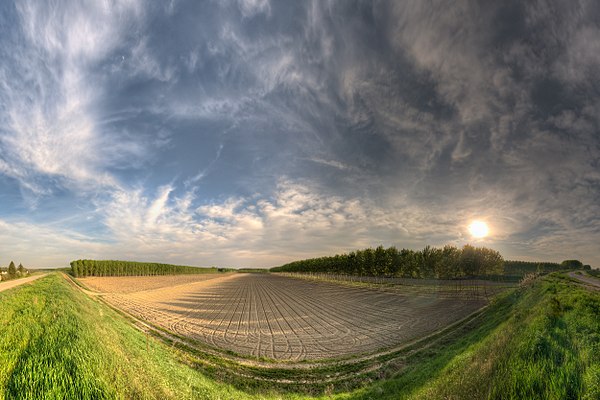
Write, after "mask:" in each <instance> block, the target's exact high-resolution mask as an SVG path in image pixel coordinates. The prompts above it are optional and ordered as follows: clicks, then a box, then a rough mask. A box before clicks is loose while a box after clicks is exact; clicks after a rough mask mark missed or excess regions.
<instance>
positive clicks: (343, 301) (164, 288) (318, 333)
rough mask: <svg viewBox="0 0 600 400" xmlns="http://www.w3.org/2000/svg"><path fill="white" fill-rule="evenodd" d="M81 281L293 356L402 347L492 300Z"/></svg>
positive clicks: (263, 281)
mask: <svg viewBox="0 0 600 400" xmlns="http://www.w3.org/2000/svg"><path fill="white" fill-rule="evenodd" d="M198 277H199V276H198ZM186 279H188V280H189V281H187V282H186V281H185V280H186ZM155 280H156V281H160V280H163V282H162V283H159V282H155ZM81 281H82V282H84V284H85V285H87V286H88V287H91V288H93V289H94V290H97V291H100V292H104V293H105V294H104V299H105V300H106V301H108V302H109V303H111V304H112V305H114V306H116V307H118V308H120V309H122V310H124V311H126V312H128V313H131V314H133V315H134V316H136V317H138V318H141V319H143V320H146V321H148V322H150V323H152V324H155V325H159V326H162V327H163V328H165V329H167V330H169V331H172V332H174V333H177V334H180V335H182V336H186V337H190V338H192V339H196V340H200V341H202V342H204V343H206V344H208V345H211V346H215V347H217V348H220V349H225V350H231V351H234V352H236V353H239V354H243V355H248V356H256V357H266V358H271V359H278V360H293V361H300V360H318V359H325V358H336V357H342V356H349V355H354V354H364V353H372V352H376V351H379V350H382V349H385V348H390V347H393V346H398V345H401V344H403V343H406V342H409V341H411V340H414V339H417V338H420V337H423V336H425V335H428V334H430V333H433V332H435V331H437V330H440V329H442V328H444V327H445V326H448V325H450V324H452V323H453V322H456V321H458V320H460V319H462V318H464V317H465V316H467V315H469V314H471V313H472V312H474V311H476V310H477V309H479V308H481V307H482V306H483V305H484V304H485V302H484V301H483V300H480V299H472V300H468V299H457V298H442V297H438V296H435V295H425V296H414V295H411V294H398V293H389V292H380V291H374V290H368V289H362V288H354V287H346V286H341V285H337V284H331V283H325V282H313V281H306V280H300V279H293V278H288V277H285V276H278V275H271V274H228V275H217V276H216V277H214V278H212V279H208V278H204V279H198V280H194V278H193V277H191V276H181V277H164V276H162V277H139V278H134V277H127V278H121V277H119V278H86V279H82V280H81ZM166 282H169V284H170V285H167V283H166Z"/></svg>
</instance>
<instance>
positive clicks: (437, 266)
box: [271, 245, 504, 279]
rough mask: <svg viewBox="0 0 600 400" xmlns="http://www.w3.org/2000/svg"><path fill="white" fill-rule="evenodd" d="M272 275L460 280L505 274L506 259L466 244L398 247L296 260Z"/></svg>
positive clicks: (278, 268)
mask: <svg viewBox="0 0 600 400" xmlns="http://www.w3.org/2000/svg"><path fill="white" fill-rule="evenodd" d="M271 271H272V272H318V273H334V274H346V275H361V276H385V277H404V278H437V279H456V278H472V277H484V276H490V275H502V274H503V272H504V259H503V258H502V256H501V255H500V253H499V252H497V251H496V250H492V249H489V248H486V247H474V246H471V245H465V246H464V247H462V248H458V247H455V246H451V245H447V246H444V247H442V248H436V247H431V246H427V247H425V248H424V249H423V250H417V251H415V250H410V249H402V250H398V249H397V248H396V247H389V248H387V249H386V248H384V247H383V246H379V247H377V248H375V249H373V248H368V249H364V250H358V251H352V252H350V253H346V254H338V255H335V256H332V257H319V258H311V259H307V260H301V261H294V262H291V263H289V264H285V265H282V266H280V267H275V268H271Z"/></svg>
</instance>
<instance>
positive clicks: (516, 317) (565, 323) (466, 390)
mask: <svg viewBox="0 0 600 400" xmlns="http://www.w3.org/2000/svg"><path fill="white" fill-rule="evenodd" d="M511 297H513V300H514V305H512V306H511V307H510V309H511V311H510V313H509V314H508V315H509V317H508V319H507V320H506V321H505V322H503V323H501V324H500V325H498V326H497V327H496V328H494V329H492V330H491V331H490V332H489V334H485V335H483V336H481V335H479V334H478V333H477V331H478V330H475V331H473V332H471V333H470V334H468V335H467V338H466V339H467V341H468V342H472V344H471V345H470V346H466V347H463V345H461V344H460V343H458V344H457V343H455V344H453V345H450V346H449V347H448V348H447V349H446V351H444V352H442V353H441V354H440V355H439V356H438V357H435V358H433V359H431V360H429V361H426V362H424V363H422V364H421V365H419V367H418V369H415V370H411V371H408V372H407V373H406V374H404V375H403V376H401V377H399V378H396V379H392V380H390V381H387V382H384V383H382V384H380V385H377V386H376V387H375V388H371V389H369V390H367V391H365V396H364V397H365V398H373V397H374V396H373V395H374V394H375V393H377V392H378V391H379V392H380V396H378V398H381V399H385V398H394V399H402V398H411V399H557V400H558V399H600V296H599V295H598V294H595V293H594V292H590V291H587V290H585V289H582V288H579V287H576V286H574V285H572V284H571V283H570V282H569V280H568V279H564V278H562V277H561V276H559V275H554V276H550V277H547V278H545V279H544V280H542V281H540V282H537V283H536V284H535V285H534V286H533V287H532V288H529V289H528V290H525V291H517V292H515V293H513V294H512V295H511ZM495 313H498V315H499V316H500V315H501V314H502V312H501V310H499V309H498V310H491V314H495ZM489 316H490V314H488V317H489ZM480 336H481V337H480ZM478 337H479V340H477V339H478ZM457 345H458V347H459V349H457ZM455 349H457V350H458V351H456V350H455ZM449 355H451V356H452V357H451V359H449V360H447V361H448V362H447V363H446V362H441V363H440V361H441V360H442V359H443V358H445V357H447V356H449ZM442 364H443V367H442ZM439 367H441V368H439ZM415 381H416V382H417V383H415Z"/></svg>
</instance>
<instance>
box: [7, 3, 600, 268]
mask: <svg viewBox="0 0 600 400" xmlns="http://www.w3.org/2000/svg"><path fill="white" fill-rule="evenodd" d="M599 18H600V6H599V5H597V4H596V3H594V2H590V1H573V2H564V1H538V2H533V3H523V2H517V1H508V2H502V3H498V4H487V3H485V4H484V3H483V2H479V3H477V2H471V1H459V2H455V3H453V4H452V5H448V4H447V3H446V2H442V1H433V2H427V4H425V3H424V2H421V1H403V2H392V1H377V2H369V1H365V2H363V1H328V2H323V1H313V2H291V3H286V4H284V3H280V2H270V1H268V0H243V1H242V0H231V1H223V2H194V1H173V2H168V3H165V4H164V5H163V4H158V5H148V4H146V3H144V2H138V1H131V0H130V1H125V0H123V1H111V2H95V1H90V2H85V1H84V2H70V1H66V2H61V3H60V4H54V3H51V4H46V3H43V2H15V4H10V3H9V2H6V3H3V5H1V6H0V26H1V27H2V28H0V202H1V203H0V204H1V206H0V228H1V229H2V230H1V231H0V240H2V245H1V247H0V250H1V253H2V254H4V255H5V257H13V258H15V259H17V258H19V259H22V260H27V262H28V263H31V264H34V265H38V266H50V265H65V264H66V263H67V262H68V261H69V260H70V259H73V258H76V257H98V258H127V259H137V260H156V261H165V262H176V263H189V264H195V265H207V264H213V265H235V266H245V265H250V266H271V265H276V264H280V263H283V262H286V261H289V260H291V259H295V258H302V257H309V256H315V255H323V254H331V253H336V252H341V251H347V250H350V249H354V248H359V247H366V246H376V245H379V244H384V245H396V246H398V247H411V248H416V247H421V246H424V245H426V244H432V245H443V244H445V243H453V244H457V245H462V244H464V243H466V242H468V241H470V240H471V238H470V237H469V236H468V234H467V230H466V226H467V225H468V223H469V222H470V220H471V219H474V218H482V219H486V220H487V221H488V223H489V224H490V226H491V233H492V234H491V236H490V237H489V238H488V239H486V240H485V241H483V242H480V243H482V244H485V245H488V246H491V247H494V248H496V249H498V250H500V251H501V252H502V253H503V254H504V256H505V257H506V258H519V259H531V260H541V259H544V260H549V261H561V260H563V259H565V258H580V259H582V260H583V261H584V262H586V263H591V264H593V265H596V266H600V256H599V255H598V254H600V245H598V243H600V117H599V115H600V97H599V96H598V93H600V90H599V89H600V83H598V82H597V79H596V78H595V76H596V75H597V72H598V70H599V68H600V57H599V56H598V54H600V53H599V51H598V50H599V49H600V26H599V25H598V23H597V21H598V19H599ZM37 242H40V243H42V242H43V246H41V245H39V246H37V245H35V243H37ZM5 262H7V260H4V261H1V260H0V263H5Z"/></svg>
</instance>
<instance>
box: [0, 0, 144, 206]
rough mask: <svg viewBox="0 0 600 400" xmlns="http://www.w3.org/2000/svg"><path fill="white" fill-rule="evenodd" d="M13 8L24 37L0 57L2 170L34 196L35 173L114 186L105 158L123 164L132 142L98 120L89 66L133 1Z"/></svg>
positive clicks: (123, 22)
mask: <svg viewBox="0 0 600 400" xmlns="http://www.w3.org/2000/svg"><path fill="white" fill-rule="evenodd" d="M17 10H18V15H19V18H20V22H21V25H20V26H21V29H22V31H21V33H22V35H23V37H22V39H21V42H13V43H12V45H13V48H11V50H10V52H11V53H12V56H11V57H12V60H4V61H3V62H2V63H0V70H1V71H2V74H0V77H2V87H3V89H4V90H3V91H2V94H1V95H0V99H1V102H2V105H3V107H2V108H3V110H4V112H3V115H2V118H1V121H2V125H3V130H4V132H5V133H4V134H3V135H2V136H0V149H1V150H2V156H1V157H2V159H3V164H4V165H5V166H6V165H10V168H7V167H4V168H3V169H2V170H3V173H5V174H6V175H9V176H12V177H13V178H16V179H18V180H19V181H20V182H21V184H22V186H23V187H26V188H28V189H30V190H32V191H34V192H37V193H40V194H41V193H44V192H45V191H46V190H47V189H46V188H45V187H44V186H43V185H40V183H39V176H42V177H43V176H47V177H51V178H52V179H54V178H57V177H58V178H60V179H63V184H65V185H79V186H87V187H91V186H95V185H100V186H101V187H102V186H116V185H117V182H116V180H115V178H114V177H113V176H111V174H110V173H108V172H107V171H106V167H107V166H109V165H108V163H107V161H111V162H117V163H118V162H126V160H127V158H128V157H130V156H131V155H132V154H136V152H137V151H136V145H133V144H130V143H127V142H125V143H124V142H122V141H121V140H118V138H117V137H115V136H112V135H111V133H110V132H101V131H100V129H99V127H98V126H97V123H96V120H97V110H96V108H95V107H96V102H97V100H98V98H99V94H101V91H102V88H100V87H99V85H98V83H99V82H98V81H95V82H94V81H90V79H92V80H94V79H95V78H94V77H93V75H92V74H90V68H91V67H92V66H94V64H95V63H97V62H99V61H100V60H101V59H102V58H103V57H105V56H106V55H107V54H108V53H109V52H110V51H111V50H112V49H114V48H115V47H116V46H118V45H119V36H120V34H121V31H122V30H123V29H125V28H126V27H127V26H128V24H129V22H130V21H131V20H132V19H135V18H136V17H137V16H139V15H140V13H141V10H142V9H141V7H140V5H139V4H137V2H134V1H126V2H116V3H114V4H113V5H112V6H110V7H109V6H107V5H104V4H101V3H96V2H90V3H89V4H85V5H84V4H80V3H69V4H67V5H66V6H65V7H62V6H59V5H57V4H53V5H49V4H43V3H31V2H27V3H19V4H18V5H17ZM94 84H96V85H94ZM99 92H100V93H99Z"/></svg>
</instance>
